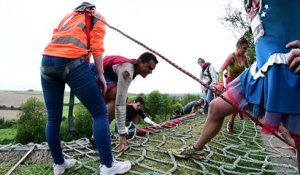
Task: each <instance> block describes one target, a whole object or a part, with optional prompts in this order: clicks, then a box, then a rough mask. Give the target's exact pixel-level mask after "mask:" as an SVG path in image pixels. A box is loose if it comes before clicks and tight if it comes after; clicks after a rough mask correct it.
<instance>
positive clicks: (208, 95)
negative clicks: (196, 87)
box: [204, 89, 214, 114]
mask: <svg viewBox="0 0 300 175" xmlns="http://www.w3.org/2000/svg"><path fill="white" fill-rule="evenodd" d="M213 97H214V94H213V92H212V91H211V90H209V89H207V90H205V99H204V100H205V104H204V113H205V114H207V113H208V107H209V103H210V102H211V101H212V100H213Z"/></svg>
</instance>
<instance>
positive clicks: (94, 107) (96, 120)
mask: <svg viewBox="0 0 300 175" xmlns="http://www.w3.org/2000/svg"><path fill="white" fill-rule="evenodd" d="M70 61H73V60H72V59H65V58H60V57H52V56H43V59H42V66H44V67H55V66H63V65H66V64H67V63H69V62H70ZM46 76H47V78H45V77H43V76H41V82H42V88H43V95H44V100H45V104H46V108H47V115H48V118H47V124H46V128H45V131H46V139H47V142H48V146H49V149H50V152H51V156H52V158H53V161H54V163H55V164H62V163H63V162H64V159H63V154H62V148H61V143H60V124H61V121H62V111H63V98H64V91H65V84H68V85H69V86H70V88H71V90H72V91H73V92H74V94H75V96H76V97H77V98H78V99H79V100H80V101H81V103H82V104H83V105H84V106H85V107H86V108H87V109H88V111H89V112H90V113H91V115H92V117H93V134H94V137H95V141H96V145H97V148H98V152H99V157H100V162H101V164H104V165H105V166H106V167H111V164H112V160H113V159H112V151H111V142H110V130H109V122H108V114H107V109H106V104H105V101H104V97H103V94H102V93H101V91H100V89H99V86H98V83H97V81H96V79H95V77H94V76H93V74H92V72H91V70H90V68H89V65H88V63H87V62H84V63H82V64H80V65H79V66H77V67H76V68H74V69H72V70H70V72H69V74H68V75H67V76H66V79H65V80H64V79H63V77H62V76H63V75H61V74H57V73H56V74H55V73H52V74H50V73H48V74H46Z"/></svg>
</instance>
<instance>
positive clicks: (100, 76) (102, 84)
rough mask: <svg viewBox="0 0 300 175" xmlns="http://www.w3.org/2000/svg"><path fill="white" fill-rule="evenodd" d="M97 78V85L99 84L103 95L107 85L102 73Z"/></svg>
mask: <svg viewBox="0 0 300 175" xmlns="http://www.w3.org/2000/svg"><path fill="white" fill-rule="evenodd" d="M98 80H99V85H100V88H101V90H102V93H103V95H105V94H106V91H107V85H106V81H105V78H104V75H103V74H101V75H99V78H98Z"/></svg>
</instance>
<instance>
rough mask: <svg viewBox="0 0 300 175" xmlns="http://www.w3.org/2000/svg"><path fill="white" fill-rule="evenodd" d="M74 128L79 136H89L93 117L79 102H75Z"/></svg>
mask: <svg viewBox="0 0 300 175" xmlns="http://www.w3.org/2000/svg"><path fill="white" fill-rule="evenodd" d="M74 115H75V120H74V123H75V128H76V130H77V132H78V135H79V137H87V138H89V137H91V135H92V133H93V131H92V123H93V121H92V120H93V118H92V116H91V114H90V113H89V112H88V110H87V109H86V108H85V107H84V106H83V105H82V104H81V103H79V104H77V105H76V108H75V111H74Z"/></svg>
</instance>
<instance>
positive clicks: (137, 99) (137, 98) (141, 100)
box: [134, 97, 144, 104]
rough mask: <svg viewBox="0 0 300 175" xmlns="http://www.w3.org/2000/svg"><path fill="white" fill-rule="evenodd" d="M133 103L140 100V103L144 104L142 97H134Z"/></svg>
mask: <svg viewBox="0 0 300 175" xmlns="http://www.w3.org/2000/svg"><path fill="white" fill-rule="evenodd" d="M134 102H135V103H138V102H140V103H141V104H144V99H143V97H136V99H135V100H134Z"/></svg>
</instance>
